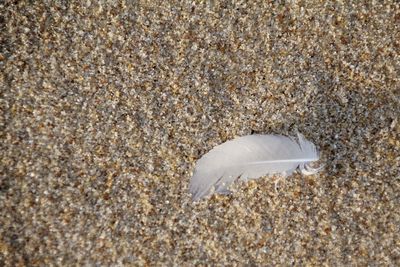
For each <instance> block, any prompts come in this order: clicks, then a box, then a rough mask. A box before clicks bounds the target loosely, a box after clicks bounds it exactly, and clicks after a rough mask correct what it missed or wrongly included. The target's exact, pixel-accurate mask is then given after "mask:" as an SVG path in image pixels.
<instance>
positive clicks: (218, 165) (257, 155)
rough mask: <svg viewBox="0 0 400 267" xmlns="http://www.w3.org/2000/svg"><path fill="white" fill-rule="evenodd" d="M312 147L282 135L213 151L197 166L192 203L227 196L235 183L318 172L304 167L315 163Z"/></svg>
mask: <svg viewBox="0 0 400 267" xmlns="http://www.w3.org/2000/svg"><path fill="white" fill-rule="evenodd" d="M318 159H319V153H318V151H317V149H316V148H315V145H314V144H313V143H311V142H310V141H307V140H306V139H305V138H304V137H303V135H301V134H298V141H296V140H295V139H294V138H290V137H286V136H283V135H248V136H243V137H239V138H236V139H234V140H231V141H227V142H225V143H223V144H221V145H218V146H216V147H214V148H213V149H212V150H210V151H209V152H208V153H207V154H205V155H204V156H202V157H201V158H200V159H199V160H198V161H197V163H196V167H195V170H194V174H193V176H192V178H191V181H190V186H189V189H190V192H191V194H192V197H193V200H198V199H200V198H203V197H205V196H207V195H209V194H211V193H212V191H213V188H214V189H215V192H217V193H226V192H229V190H228V187H229V186H230V185H231V184H232V183H233V182H235V181H236V180H241V181H247V180H248V179H256V178H259V177H261V176H266V175H273V174H281V175H283V176H287V175H290V174H291V173H293V172H294V171H295V170H296V169H297V168H298V167H300V170H301V172H302V173H303V174H305V175H309V174H314V173H316V172H318V171H319V170H320V169H321V168H318V169H312V168H310V167H309V166H308V165H307V163H309V162H312V161H317V160H318Z"/></svg>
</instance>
